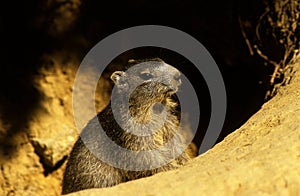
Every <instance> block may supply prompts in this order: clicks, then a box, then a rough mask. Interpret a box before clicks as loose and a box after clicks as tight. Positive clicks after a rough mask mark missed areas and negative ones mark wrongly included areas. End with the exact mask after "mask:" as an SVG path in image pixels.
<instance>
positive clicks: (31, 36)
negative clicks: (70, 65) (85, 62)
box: [0, 0, 276, 154]
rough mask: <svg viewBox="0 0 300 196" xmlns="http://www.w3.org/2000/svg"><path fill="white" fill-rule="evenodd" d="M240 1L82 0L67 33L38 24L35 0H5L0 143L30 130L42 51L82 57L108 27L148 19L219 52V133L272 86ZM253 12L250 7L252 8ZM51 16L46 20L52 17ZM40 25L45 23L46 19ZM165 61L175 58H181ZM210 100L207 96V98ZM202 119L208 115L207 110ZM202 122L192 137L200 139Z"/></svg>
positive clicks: (7, 146) (8, 145)
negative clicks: (245, 32) (254, 51)
mask: <svg viewBox="0 0 300 196" xmlns="http://www.w3.org/2000/svg"><path fill="white" fill-rule="evenodd" d="M238 2H239V1H237V0H236V1H235V0H226V1H203V2H200V4H199V2H198V1H196V0H186V1H181V0H166V1H158V0H153V1H137V0H136V1H115V0H111V1H99V0H85V1H82V3H83V4H82V8H81V15H80V17H79V21H78V23H77V25H76V26H75V27H74V28H73V29H70V30H69V31H68V32H67V33H66V34H64V35H59V36H58V37H55V36H54V37H53V36H52V37H51V36H49V35H48V34H47V33H45V31H46V30H44V31H43V29H38V28H36V26H35V22H36V21H37V17H38V16H39V15H40V12H41V11H40V10H39V2H38V1H34V0H30V1H26V2H23V3H18V5H15V4H16V3H15V2H10V1H5V3H2V5H1V8H0V42H1V52H0V59H1V64H0V112H1V115H2V116H3V118H4V120H5V121H7V122H8V123H9V124H11V125H12V127H11V128H10V129H9V130H8V131H7V132H6V133H5V134H4V135H1V136H0V148H3V149H4V151H5V152H7V153H8V154H12V153H13V152H14V148H13V146H14V143H13V139H12V138H13V137H14V135H16V134H18V133H19V132H21V131H26V128H27V125H28V120H29V119H30V118H31V117H32V116H34V115H35V113H34V111H35V109H36V108H38V107H39V103H40V101H41V98H42V97H41V94H40V92H38V90H37V89H35V88H34V87H33V77H34V75H35V74H37V70H38V68H39V66H41V65H40V64H39V59H40V57H41V55H42V54H44V53H47V52H49V51H53V50H58V49H59V50H64V52H66V51H67V52H69V51H71V50H75V51H76V52H77V53H78V55H79V56H80V57H79V58H81V57H82V56H83V55H84V54H86V52H88V49H90V48H91V47H92V46H93V45H94V44H96V43H97V42H99V41H100V40H102V39H103V38H105V37H106V36H108V35H110V34H111V33H114V32H116V31H119V30H122V29H124V28H127V27H131V26H135V25H145V24H152V25H153V24H155V25H166V26H170V27H174V28H177V29H179V30H182V31H185V32H186V33H188V34H190V35H192V36H194V37H195V38H196V39H197V40H199V41H200V42H201V43H202V44H203V45H204V46H205V47H206V48H207V50H208V51H209V52H210V53H211V54H212V56H213V57H214V59H215V60H216V62H217V64H218V66H219V68H220V70H221V72H222V75H223V77H224V81H225V85H226V89H227V98H228V105H227V108H228V110H227V116H226V121H225V124H224V128H223V130H222V134H221V135H220V137H219V140H218V141H221V140H222V139H223V138H224V137H225V136H226V135H228V134H229V133H230V132H232V131H234V130H235V129H236V128H238V127H239V126H240V125H242V124H243V123H244V122H245V121H246V120H247V119H248V118H249V117H250V116H251V115H253V114H254V113H255V112H257V111H258V110H259V109H260V107H261V105H262V104H263V102H264V95H265V92H266V90H267V86H265V84H266V83H265V81H267V80H268V78H269V76H268V75H269V74H270V70H268V69H267V68H266V67H265V66H264V65H263V62H262V61H261V60H260V59H259V58H258V57H253V56H250V55H249V51H248V49H247V46H246V44H245V40H244V39H243V37H242V35H241V32H240V29H239V24H238V14H239V11H238V7H237V6H239V4H238ZM251 9H252V10H254V9H256V8H255V7H252V8H251ZM12 10H13V11H12ZM47 14H50V15H51V14H52V13H51V12H50V13H47ZM245 14H247V13H245ZM248 14H249V15H251V14H252V13H251V12H250V11H249V13H248ZM50 18H51V17H50ZM52 22H53V21H48V23H49V24H50V23H52ZM43 27H44V28H46V27H47V24H45V25H43ZM72 36H73V37H74V36H78V38H80V39H83V40H86V41H87V42H88V43H89V45H88V46H85V47H82V48H80V46H78V45H76V43H75V42H76V41H78V40H76V39H71V40H70V39H69V37H72ZM78 42H79V41H78ZM66 45H68V46H66ZM76 47H78V48H76ZM74 48H75V49H74ZM77 50H78V51H77ZM273 52H274V55H276V52H275V51H273ZM150 53H151V52H150ZM152 54H153V53H152ZM154 54H155V53H154ZM134 58H136V56H135V57H134ZM168 61H169V62H170V64H173V63H174V64H176V59H175V60H172V59H168ZM179 64H180V63H179ZM182 71H183V72H185V73H186V74H187V75H188V76H189V79H190V80H192V81H193V83H195V86H196V84H197V82H198V81H199V74H196V72H194V70H193V69H192V68H191V69H186V68H182ZM200 80H201V79H200ZM260 82H263V85H261V84H260ZM204 86H205V85H204ZM204 88H205V87H204ZM200 94H201V92H199V96H200ZM200 97H201V96H200ZM208 101H209V100H208V99H207V98H204V99H203V102H208ZM204 119H205V120H206V121H207V120H208V119H209V116H206V117H204ZM205 126H206V125H204V126H203V128H201V130H200V131H198V133H197V134H196V137H195V139H194V140H195V142H196V143H197V145H198V146H199V145H200V143H201V141H202V139H203V136H204V135H203V133H204V132H203V131H202V130H204V129H205Z"/></svg>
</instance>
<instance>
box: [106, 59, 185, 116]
mask: <svg viewBox="0 0 300 196" xmlns="http://www.w3.org/2000/svg"><path fill="white" fill-rule="evenodd" d="M180 75H181V74H180V72H179V71H178V70H177V69H176V68H174V67H173V66H171V65H168V64H167V63H165V62H164V61H163V60H161V59H158V58H156V59H150V60H143V61H135V60H130V61H129V65H128V69H127V70H126V71H125V72H124V71H115V72H114V73H113V74H112V75H111V77H110V78H111V80H112V81H113V82H114V83H115V88H116V90H117V93H118V94H119V95H123V94H128V97H126V99H129V108H130V112H131V115H132V116H145V115H146V114H149V115H151V114H150V113H149V111H154V112H158V113H159V112H161V110H162V107H161V106H162V105H164V106H167V107H169V108H174V107H176V106H177V103H176V102H174V100H172V99H171V97H172V95H174V94H175V93H176V92H177V90H178V88H179V86H180V85H181V79H180ZM157 103H158V104H157Z"/></svg>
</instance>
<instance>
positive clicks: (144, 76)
mask: <svg viewBox="0 0 300 196" xmlns="http://www.w3.org/2000/svg"><path fill="white" fill-rule="evenodd" d="M152 77H153V76H152V75H151V74H149V73H141V74H140V78H142V79H143V80H149V79H151V78H152Z"/></svg>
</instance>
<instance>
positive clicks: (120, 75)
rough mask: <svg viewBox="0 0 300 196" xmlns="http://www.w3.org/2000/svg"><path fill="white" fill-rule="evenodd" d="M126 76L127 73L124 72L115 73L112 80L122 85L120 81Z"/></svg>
mask: <svg viewBox="0 0 300 196" xmlns="http://www.w3.org/2000/svg"><path fill="white" fill-rule="evenodd" d="M124 76H126V73H125V72H123V71H115V72H114V73H113V74H111V76H110V79H111V80H112V81H113V82H114V83H115V84H116V85H119V84H120V79H121V78H122V77H124Z"/></svg>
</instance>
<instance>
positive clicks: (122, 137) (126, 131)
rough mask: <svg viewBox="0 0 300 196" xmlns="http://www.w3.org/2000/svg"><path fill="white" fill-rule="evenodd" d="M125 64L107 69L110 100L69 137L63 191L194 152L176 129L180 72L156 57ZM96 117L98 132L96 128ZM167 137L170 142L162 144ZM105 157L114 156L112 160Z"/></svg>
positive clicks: (175, 162)
mask: <svg viewBox="0 0 300 196" xmlns="http://www.w3.org/2000/svg"><path fill="white" fill-rule="evenodd" d="M127 68H128V69H127V71H126V72H123V71H116V72H114V73H113V74H112V75H111V79H112V81H113V82H114V83H115V87H114V90H113V95H112V97H113V98H114V100H111V102H110V103H109V104H108V106H107V107H106V108H105V109H104V110H103V111H102V112H100V113H99V114H98V115H97V116H96V117H94V118H93V119H92V120H91V121H90V122H89V123H88V124H87V126H86V127H85V128H84V129H83V131H82V132H81V134H80V137H79V139H78V140H77V142H76V143H75V145H74V147H73V150H72V152H71V155H70V157H69V160H68V163H67V167H66V170H65V173H64V179H63V190H62V193H63V194H67V193H71V192H75V191H79V190H83V189H88V188H101V187H110V186H114V185H116V184H119V183H122V182H126V181H129V180H134V179H138V178H141V177H146V176H151V175H153V174H156V173H158V172H161V171H167V170H171V169H175V168H178V167H179V166H180V165H183V164H184V163H186V162H187V161H188V160H190V159H191V158H192V157H194V156H196V150H195V148H194V145H193V144H190V145H189V146H188V147H186V146H185V145H184V143H185V140H186V138H185V135H184V134H178V129H179V128H180V119H181V116H180V106H179V103H178V100H177V98H176V94H175V93H176V92H177V90H178V88H179V86H180V85H181V80H180V72H179V71H178V70H177V69H175V68H174V67H172V66H170V65H168V64H166V63H165V62H163V61H162V60H161V59H150V60H143V61H129V66H128V67H127ZM130 91H132V92H130ZM124 103H126V104H124ZM99 123H100V124H101V127H102V129H103V131H104V132H103V131H102V132H101V131H98V129H99ZM187 131H188V130H187ZM104 138H109V141H108V140H105V139H104ZM170 141H173V143H171V144H173V145H171V147H168V148H164V146H165V145H166V144H167V143H170ZM112 146H118V148H114V147H112ZM118 149H125V150H124V151H126V152H127V151H128V152H129V153H131V154H134V156H131V154H130V156H129V155H128V154H126V153H124V154H123V153H120V151H118ZM158 149H163V150H158ZM182 149H183V150H182ZM151 151H153V152H155V153H153V154H151V155H152V156H153V157H152V159H151V158H149V156H148V154H146V152H151ZM144 152H145V154H146V155H147V156H146V155H144V154H143V153H144ZM176 154H178V156H176V157H174V155H176ZM111 160H114V161H116V160H117V163H116V165H113V164H111V162H110V161H111ZM164 162H165V164H162V165H160V166H159V167H158V166H157V164H161V163H164ZM140 166H145V168H147V169H145V170H142V169H140ZM126 168H130V169H126Z"/></svg>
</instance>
